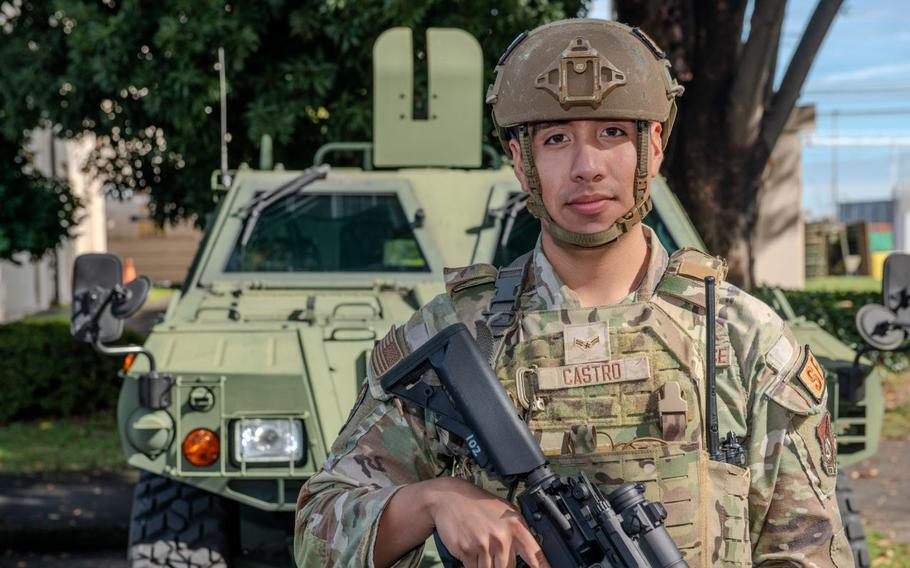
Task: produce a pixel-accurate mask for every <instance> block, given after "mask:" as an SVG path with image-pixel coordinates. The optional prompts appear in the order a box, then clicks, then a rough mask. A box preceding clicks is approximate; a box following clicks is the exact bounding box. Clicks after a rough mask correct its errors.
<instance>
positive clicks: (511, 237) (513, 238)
mask: <svg viewBox="0 0 910 568" xmlns="http://www.w3.org/2000/svg"><path fill="white" fill-rule="evenodd" d="M644 224H645V225H648V226H649V227H651V228H652V229H654V233H655V234H656V235H657V238H658V239H660V242H661V244H662V245H663V246H664V248H665V249H667V252H668V253H669V254H673V252H674V251H676V249H678V248H679V245H677V244H676V241H675V240H674V239H673V237H672V236H671V235H670V232H669V231H668V230H667V226H666V225H665V224H664V222H663V220H661V218H660V214H659V213H658V212H657V209H653V210H652V211H651V213H649V214H648V216H647V217H645V220H644ZM505 230H509V232H508V234H507V235H505V237H506V238H505V239H503V231H505ZM539 235H540V221H538V220H537V219H535V218H534V216H533V215H531V214H530V213H529V212H528V210H527V209H526V208H524V207H522V208H521V210H520V211H518V213H517V215H516V216H515V222H514V223H513V224H512V225H511V227H509V225H508V224H507V223H505V222H504V223H503V224H502V228H501V229H500V232H499V235H498V236H497V245H496V255H495V256H494V257H493V264H495V265H496V266H506V265H508V264H509V263H511V262H512V261H513V260H515V259H516V258H518V257H519V256H521V255H522V254H524V253H526V252H528V251H529V250H531V249H532V248H534V245H535V244H537V237H538V236H539Z"/></svg>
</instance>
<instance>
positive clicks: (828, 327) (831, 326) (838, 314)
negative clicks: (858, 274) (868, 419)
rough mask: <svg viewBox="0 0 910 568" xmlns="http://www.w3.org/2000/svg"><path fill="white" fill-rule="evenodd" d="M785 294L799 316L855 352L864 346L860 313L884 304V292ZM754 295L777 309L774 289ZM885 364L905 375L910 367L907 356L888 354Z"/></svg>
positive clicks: (764, 290) (903, 354) (799, 291)
mask: <svg viewBox="0 0 910 568" xmlns="http://www.w3.org/2000/svg"><path fill="white" fill-rule="evenodd" d="M783 292H784V296H786V298H787V300H788V301H789V302H790V305H791V306H792V307H793V311H794V312H796V315H797V316H803V317H805V318H806V319H808V320H811V321H815V322H817V323H818V325H820V326H821V327H822V328H823V329H824V330H825V331H827V332H828V333H830V334H832V335H834V336H835V337H837V338H838V339H840V340H841V341H843V342H844V343H846V344H847V345H849V346H850V347H851V348H853V349H859V348H860V347H862V346H863V345H864V342H863V339H862V338H861V337H860V335H859V333H858V332H857V331H856V312H857V311H859V309H860V308H861V307H863V306H865V305H866V304H872V303H875V304H881V303H882V294H881V292H854V291H850V290H842V291H805V290H784V291H783ZM752 294H753V295H755V296H756V297H758V298H760V299H761V300H763V301H765V302H766V303H767V304H768V305H770V306H773V305H774V302H773V296H772V292H771V289H770V288H756V289H754V290H753V291H752ZM781 315H783V314H781ZM882 361H883V362H884V363H885V364H886V365H887V366H888V367H889V368H890V369H891V370H892V371H902V370H905V369H906V368H907V367H908V359H907V354H906V353H885V354H884V355H883V358H882Z"/></svg>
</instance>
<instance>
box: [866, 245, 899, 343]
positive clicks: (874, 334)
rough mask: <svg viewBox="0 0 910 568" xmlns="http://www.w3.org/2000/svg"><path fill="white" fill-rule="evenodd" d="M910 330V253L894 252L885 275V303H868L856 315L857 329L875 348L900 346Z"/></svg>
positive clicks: (883, 280)
mask: <svg viewBox="0 0 910 568" xmlns="http://www.w3.org/2000/svg"><path fill="white" fill-rule="evenodd" d="M908 327H910V254H901V253H892V254H891V255H889V256H888V258H887V259H886V260H885V268H884V272H883V275H882V303H881V304H867V305H865V306H863V307H862V308H860V309H859V311H858V312H857V313H856V329H857V331H859V334H860V336H862V338H863V339H864V340H865V341H866V343H868V344H869V345H871V346H872V347H874V348H875V349H879V350H881V351H892V350H894V349H897V348H898V347H900V345H901V344H902V343H903V342H904V340H905V339H906V337H907V329H908Z"/></svg>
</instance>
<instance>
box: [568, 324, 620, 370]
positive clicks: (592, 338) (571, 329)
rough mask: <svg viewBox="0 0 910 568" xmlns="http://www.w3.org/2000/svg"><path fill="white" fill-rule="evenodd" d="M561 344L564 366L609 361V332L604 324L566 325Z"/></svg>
mask: <svg viewBox="0 0 910 568" xmlns="http://www.w3.org/2000/svg"><path fill="white" fill-rule="evenodd" d="M563 342H564V345H563V351H564V353H565V363H566V365H574V364H577V363H594V362H598V361H607V360H609V359H610V330H609V329H608V327H607V324H606V322H596V323H577V324H570V325H567V326H566V327H565V328H564V329H563Z"/></svg>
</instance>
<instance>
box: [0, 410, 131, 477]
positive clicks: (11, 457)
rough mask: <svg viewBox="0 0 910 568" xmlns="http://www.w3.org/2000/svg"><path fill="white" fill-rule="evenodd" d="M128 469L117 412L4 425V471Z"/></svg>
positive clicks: (0, 455)
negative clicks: (120, 437)
mask: <svg viewBox="0 0 910 568" xmlns="http://www.w3.org/2000/svg"><path fill="white" fill-rule="evenodd" d="M123 469H126V461H125V460H124V459H123V453H122V452H121V450H120V441H119V439H118V435H117V423H116V419H115V416H114V413H113V411H107V412H101V413H98V414H96V415H95V416H92V417H91V418H60V419H53V420H35V421H28V422H13V423H10V424H7V425H4V426H0V473H6V474H33V473H39V472H42V473H45V472H62V471H119V470H123Z"/></svg>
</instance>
